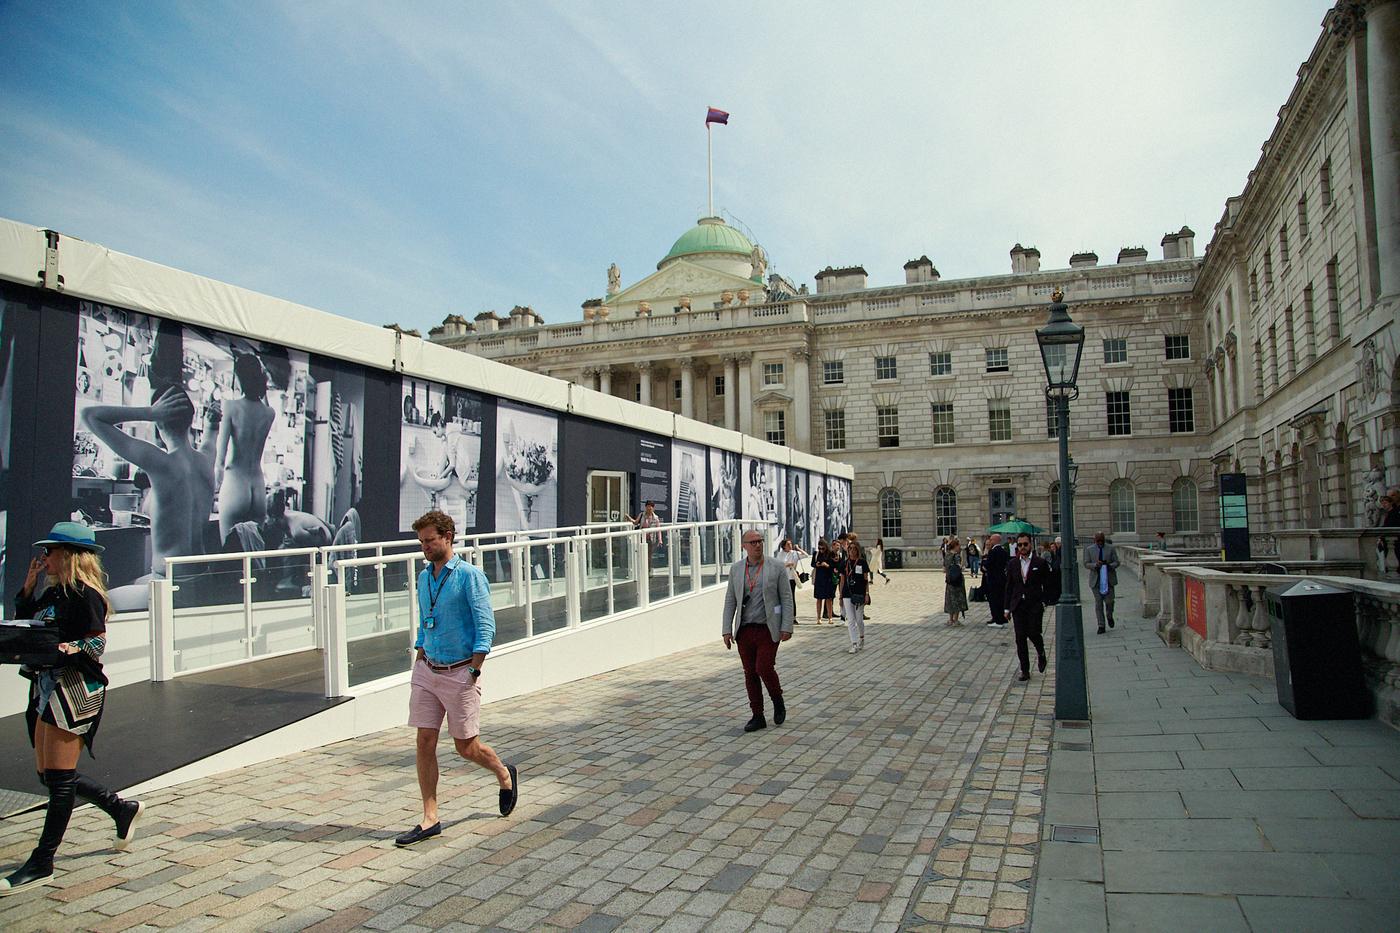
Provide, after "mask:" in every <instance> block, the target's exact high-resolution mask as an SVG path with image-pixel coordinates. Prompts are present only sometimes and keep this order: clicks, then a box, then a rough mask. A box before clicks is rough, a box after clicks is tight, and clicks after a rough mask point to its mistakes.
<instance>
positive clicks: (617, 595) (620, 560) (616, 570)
mask: <svg viewBox="0 0 1400 933" xmlns="http://www.w3.org/2000/svg"><path fill="white" fill-rule="evenodd" d="M636 547H637V546H636V543H635V542H634V541H633V539H632V538H630V537H622V536H619V537H615V538H609V539H608V548H609V549H610V550H611V552H612V603H613V612H626V611H627V610H628V609H636V608H637V582H636V580H637V578H636V575H635V573H634V572H633V568H632V564H633V562H634V555H635V554H636Z"/></svg>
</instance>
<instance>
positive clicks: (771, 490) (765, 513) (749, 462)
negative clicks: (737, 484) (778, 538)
mask: <svg viewBox="0 0 1400 933" xmlns="http://www.w3.org/2000/svg"><path fill="white" fill-rule="evenodd" d="M743 517H744V519H745V520H746V521H757V522H776V521H777V520H778V473H777V465H776V464H773V463H769V462H768V461H767V460H760V459H759V458H758V457H745V458H744V512H743Z"/></svg>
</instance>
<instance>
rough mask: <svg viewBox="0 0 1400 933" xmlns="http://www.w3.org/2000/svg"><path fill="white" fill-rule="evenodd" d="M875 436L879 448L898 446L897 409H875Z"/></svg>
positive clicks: (891, 407)
mask: <svg viewBox="0 0 1400 933" xmlns="http://www.w3.org/2000/svg"><path fill="white" fill-rule="evenodd" d="M875 436H876V438H877V439H878V441H879V445H880V446H881V447H898V446H899V408H898V407H897V406H895V405H881V406H880V407H878V408H876V409H875Z"/></svg>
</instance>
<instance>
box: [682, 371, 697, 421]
mask: <svg viewBox="0 0 1400 933" xmlns="http://www.w3.org/2000/svg"><path fill="white" fill-rule="evenodd" d="M681 416H682V417H684V418H694V417H695V361H694V360H689V359H686V360H681Z"/></svg>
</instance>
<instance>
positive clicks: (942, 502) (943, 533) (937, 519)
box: [933, 486, 958, 538]
mask: <svg viewBox="0 0 1400 933" xmlns="http://www.w3.org/2000/svg"><path fill="white" fill-rule="evenodd" d="M933 522H934V533H935V534H937V535H938V536H939V537H940V538H946V537H948V535H955V534H957V533H958V493H957V490H955V489H954V488H953V487H952V486H939V487H938V488H937V489H936V490H934V493H933Z"/></svg>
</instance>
